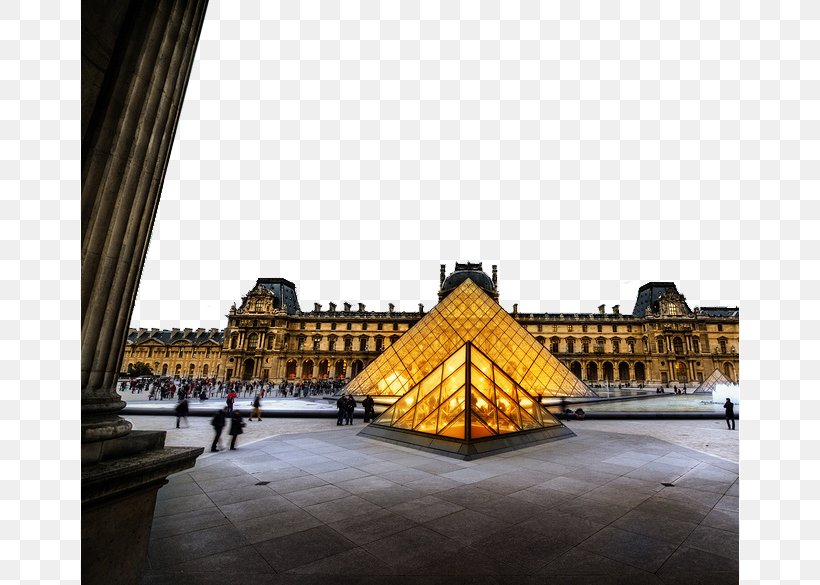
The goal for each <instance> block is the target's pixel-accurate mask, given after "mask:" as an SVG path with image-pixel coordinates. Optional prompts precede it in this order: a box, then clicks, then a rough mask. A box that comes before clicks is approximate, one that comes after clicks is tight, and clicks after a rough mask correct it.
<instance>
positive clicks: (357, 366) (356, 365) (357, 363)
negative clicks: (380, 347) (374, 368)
mask: <svg viewBox="0 0 820 585" xmlns="http://www.w3.org/2000/svg"><path fill="white" fill-rule="evenodd" d="M352 369H353V371H352V374H353V377H356V376H358V375H359V372H361V371H362V370H363V369H364V363H362V360H353V364H352Z"/></svg>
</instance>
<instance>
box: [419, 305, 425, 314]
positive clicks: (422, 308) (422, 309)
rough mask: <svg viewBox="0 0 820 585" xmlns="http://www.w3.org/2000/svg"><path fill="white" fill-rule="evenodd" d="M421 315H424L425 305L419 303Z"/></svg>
mask: <svg viewBox="0 0 820 585" xmlns="http://www.w3.org/2000/svg"><path fill="white" fill-rule="evenodd" d="M419 313H424V305H423V304H421V303H419Z"/></svg>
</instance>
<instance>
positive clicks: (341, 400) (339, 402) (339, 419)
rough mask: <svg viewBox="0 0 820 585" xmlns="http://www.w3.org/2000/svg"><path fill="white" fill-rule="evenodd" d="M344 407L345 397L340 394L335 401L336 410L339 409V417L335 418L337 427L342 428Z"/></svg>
mask: <svg viewBox="0 0 820 585" xmlns="http://www.w3.org/2000/svg"><path fill="white" fill-rule="evenodd" d="M346 407H347V399H346V398H345V395H344V394H342V395H341V396H339V398H338V400H336V408H338V409H339V415H338V416H337V417H336V425H337V426H342V421H343V420H344V416H345V408H346Z"/></svg>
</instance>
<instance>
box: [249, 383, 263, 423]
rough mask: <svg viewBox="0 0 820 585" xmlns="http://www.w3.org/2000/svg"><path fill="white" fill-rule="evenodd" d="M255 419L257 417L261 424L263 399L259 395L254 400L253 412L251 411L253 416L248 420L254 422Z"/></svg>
mask: <svg viewBox="0 0 820 585" xmlns="http://www.w3.org/2000/svg"><path fill="white" fill-rule="evenodd" d="M263 392H264V390H263ZM253 417H256V419H257V420H258V421H260V422H261V421H262V399H261V398H260V396H259V394H257V395H256V396H255V397H254V399H253V410H252V411H251V416H250V418H249V419H248V420H253Z"/></svg>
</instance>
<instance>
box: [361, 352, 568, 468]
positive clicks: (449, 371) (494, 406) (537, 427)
mask: <svg viewBox="0 0 820 585" xmlns="http://www.w3.org/2000/svg"><path fill="white" fill-rule="evenodd" d="M359 434H360V435H363V436H367V437H372V438H375V439H381V440H384V441H388V442H391V443H397V444H404V445H410V446H413V447H417V448H420V449H424V450H427V451H433V452H436V453H441V454H443V455H448V456H451V457H458V458H460V459H465V460H469V459H474V458H477V457H482V456H485V455H492V454H495V453H501V452H504V451H510V450H512V449H519V448H522V447H528V446H531V445H535V444H539V443H544V442H547V441H554V440H557V439H563V438H567V437H572V436H575V433H573V432H572V431H571V430H570V429H569V428H567V427H566V426H565V425H564V424H563V423H561V421H559V420H558V419H556V418H555V417H554V416H553V415H552V414H550V413H549V412H548V411H547V410H546V409H545V408H544V407H542V406H541V405H540V403H539V401H538V399H537V398H535V397H534V396H532V395H531V394H529V393H528V392H526V390H524V389H523V388H522V387H521V386H520V385H518V384H517V383H516V382H515V381H514V380H513V379H512V378H511V377H510V376H509V374H507V373H506V372H505V371H504V370H503V369H502V368H501V367H499V366H498V364H496V363H495V362H494V361H493V360H491V359H490V358H489V357H488V356H487V355H486V354H485V353H484V352H482V351H481V350H479V349H478V348H477V347H475V346H474V344H473V343H472V342H471V341H467V342H465V343H464V344H463V345H462V346H461V347H459V348H458V349H457V350H456V351H455V352H453V353H452V354H451V355H449V356H448V357H446V358H445V359H444V360H442V361H441V363H439V364H438V365H437V366H436V367H435V368H433V370H432V371H431V372H430V373H428V374H427V375H426V376H425V377H424V378H422V379H421V380H420V381H419V383H418V384H415V385H414V386H413V387H412V388H410V389H409V390H408V391H407V392H406V393H405V394H404V395H403V396H402V397H401V398H400V399H399V400H397V401H396V402H395V403H394V404H393V405H392V406H390V407H389V408H388V409H387V410H385V411H384V412H383V413H382V414H380V415H379V416H378V417H377V418H376V419H375V420H374V421H373V422H372V423H371V424H370V425H369V426H367V427H365V428H364V429H362V430H361V431H359Z"/></svg>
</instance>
